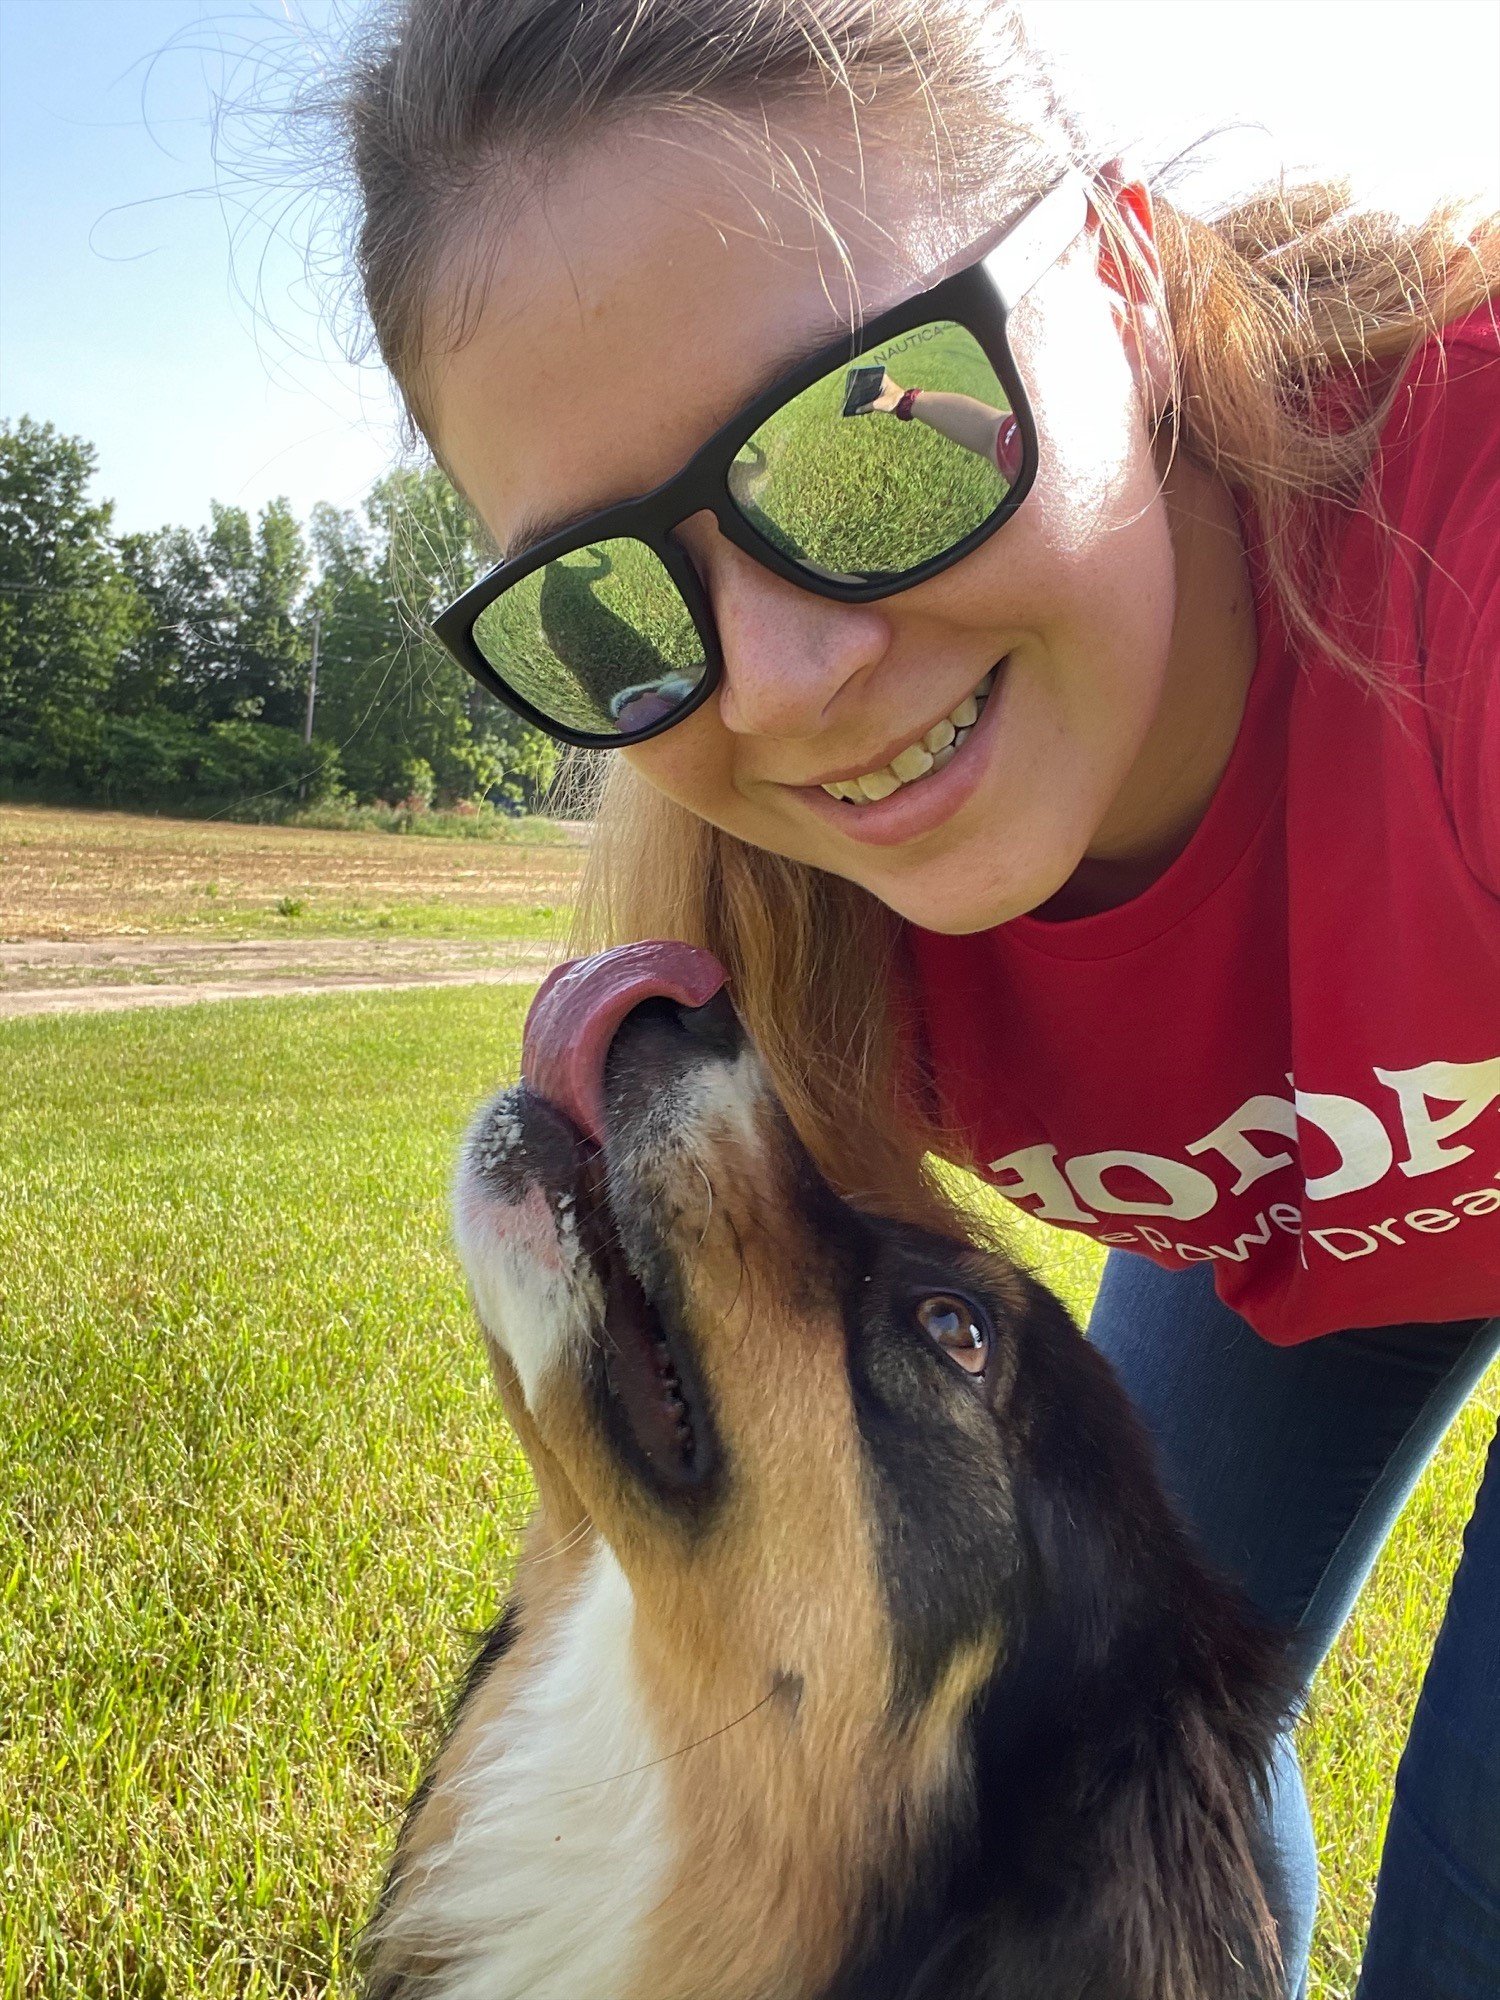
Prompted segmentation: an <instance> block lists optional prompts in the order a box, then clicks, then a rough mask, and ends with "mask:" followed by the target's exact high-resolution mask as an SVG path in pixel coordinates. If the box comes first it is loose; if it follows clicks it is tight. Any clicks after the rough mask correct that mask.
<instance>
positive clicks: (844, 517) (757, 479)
mask: <svg viewBox="0 0 1500 2000" xmlns="http://www.w3.org/2000/svg"><path fill="white" fill-rule="evenodd" d="M1023 455H1024V440H1023V437H1022V433H1021V429H1020V426H1019V424H1018V423H1017V420H1016V418H1015V415H1014V414H1013V412H1012V410H1011V404H1010V397H1009V396H1008V394H1007V393H1006V390H1005V387H1004V385H1003V383H1002V382H1001V380H1000V377H999V375H998V374H997V373H996V372H995V367H994V364H993V363H992V362H991V360H990V359H989V357H988V355H987V354H986V353H985V352H984V349H983V348H982V347H981V346H980V345H979V342H978V341H977V340H976V339H975V338H974V336H973V334H972V333H970V332H969V331H968V330H967V328H965V327H961V326H956V325H954V324H953V323H952V322H951V321H934V322H933V323H931V324H930V325H926V326H917V327H912V328H910V329H908V331H907V332H905V333H901V334H897V335H895V336H894V337H893V338H892V339H890V340H888V341H883V342H882V343H881V344H880V346H879V347H875V348H870V349H868V350H867V351H866V352H865V353H863V354H860V355H858V356H856V358H855V360H854V361H853V363H852V364H851V365H849V366H847V367H842V368H838V369H835V370H833V371H832V372H831V373H829V374H827V375H824V376H822V377H820V378H819V380H818V381H816V382H814V383H813V384H812V385H811V386H810V387H809V388H806V389H804V390H803V391H802V392H801V394H800V395H797V396H794V397H793V398H792V399H791V400H790V401H789V402H787V403H783V404H782V406H781V408H780V409H778V410H776V411H775V412H774V413H773V414H772V415H771V416H770V417H768V418H767V419H766V421H765V422H764V423H763V424H762V425H761V426H760V428H759V429H758V430H757V431H756V432H755V433H754V435H753V436H752V437H750V438H749V439H748V440H747V441H746V443H745V444H744V445H743V446H742V447H741V448H740V451H739V452H738V454H737V455H736V458H735V462H734V464H733V466H732V467H731V468H730V473H729V489H730V493H731V494H732V496H733V498H734V501H735V504H736V506H737V507H738V508H739V510H740V512H741V514H743V516H744V517H745V519H746V520H747V521H748V522H749V523H750V524H751V526H752V527H754V528H756V529H757V530H758V531H759V532H760V533H761V534H762V535H763V536H764V537H765V539H766V540H767V541H768V542H769V543H770V544H771V545H772V547H773V548H775V549H778V550H779V551H780V552H781V553H782V554H783V555H784V556H787V557H788V558H790V560H791V561H793V562H796V563H800V564H802V565H803V566H804V567H806V568H807V569H809V570H812V571H813V572H815V573H816V574H818V575H822V576H836V577H840V578H843V579H845V580H848V581H856V580H858V581H867V580H870V579H873V578H878V577H882V576H899V575H900V574H901V573H902V572H903V571H906V570H912V569H916V568H918V567H919V566H920V565H921V564H923V563H926V562H931V561H932V560H934V558H936V557H938V556H942V555H945V554H946V553H947V552H948V550H950V549H951V548H953V547H955V546H956V545H957V544H958V543H959V542H961V541H963V540H964V539H965V537H967V536H969V535H971V534H973V533H974V532H975V530H976V529H979V528H982V527H983V526H984V524H985V522H986V521H988V520H989V518H990V516H991V515H992V514H994V513H995V512H996V510H997V509H998V508H999V507H1000V505H1001V504H1002V502H1003V501H1004V500H1005V497H1006V495H1007V494H1008V493H1009V491H1010V489H1011V487H1012V485H1013V484H1014V482H1015V480H1016V479H1017V477H1018V476H1019V474H1020V471H1021V464H1022V458H1023Z"/></svg>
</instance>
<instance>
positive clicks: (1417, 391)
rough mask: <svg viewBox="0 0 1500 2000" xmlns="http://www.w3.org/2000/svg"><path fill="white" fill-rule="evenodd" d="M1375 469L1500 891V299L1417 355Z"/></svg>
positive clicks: (1464, 836)
mask: <svg viewBox="0 0 1500 2000" xmlns="http://www.w3.org/2000/svg"><path fill="white" fill-rule="evenodd" d="M1373 470H1374V474H1375V482H1376V486H1377V490H1378V495H1379V503H1380V505H1379V513H1380V516H1381V517H1382V520H1383V525H1384V528H1385V529H1386V530H1387V531H1388V534H1389V540H1388V542H1387V548H1386V555H1387V559H1388V560H1389V562H1390V563H1391V565H1392V567H1393V569H1394V571H1395V572H1396V573H1397V583H1396V588H1395V590H1394V592H1393V597H1394V599H1395V601H1396V603H1398V604H1402V605H1405V606H1406V607H1407V616H1406V618H1404V619H1402V620H1401V623H1402V624H1403V625H1405V624H1406V623H1408V622H1409V624H1410V628H1411V629H1410V634H1409V636H1410V640H1411V659H1412V663H1413V666H1414V669H1415V672H1416V678H1417V682H1418V685H1419V688H1420V692H1421V695H1422V699H1423V706H1424V709H1425V711H1426V716H1427V725H1428V732H1429V736H1430V739H1431V743H1432V750H1433V758H1434V762H1435V765H1436V768H1437V772H1438V777H1439V781H1440V784H1441V787H1442V791H1443V795H1444V798H1445V801H1446V803H1447V806H1448V810H1449V814H1450V816H1451V818H1452V822H1453V825H1454V829H1455V831H1456V833H1457V834H1458V838H1459V842H1460V845H1461V846H1462V848H1463V850H1464V853H1465V856H1466V858H1467V860H1468V862H1469V865H1470V867H1471V868H1472V869H1473V871H1474V873H1475V874H1476V875H1477V876H1478V877H1479V879H1480V880H1481V881H1483V882H1484V883H1485V885H1486V886H1487V887H1488V888H1490V889H1493V890H1495V891H1496V892H1497V893H1500V302H1492V303H1491V304H1490V305H1488V306H1485V307H1482V308H1481V309H1479V310H1478V311H1476V312H1473V313H1470V314H1468V315H1466V316H1465V317H1464V318H1463V319H1460V320H1457V321H1454V322H1453V323H1452V324H1450V325H1448V326H1445V327H1443V328H1442V329H1441V331H1440V332H1438V333H1437V334H1435V335H1434V336H1433V337H1432V338H1431V339H1430V340H1428V341H1426V342H1425V343H1424V344H1423V346H1422V347H1421V348H1420V349H1419V350H1418V351H1417V353H1416V354H1414V355H1413V356H1412V357H1411V359H1410V361H1409V362H1408V364H1407V366H1406V368H1405V369H1404V371H1403V373H1402V375H1401V379H1400V381H1399V383H1398V386H1397V390H1396V394H1395V396H1394V399H1393V401H1392V403H1391V407H1390V413H1389V416H1388V417H1387V420H1386V423H1385V427H1384V429H1383V431H1382V434H1381V440H1380V447H1379V452H1378V455H1377V462H1376V466H1375V467H1374V469H1373ZM1387 601H1388V602H1390V601H1391V600H1389V599H1388V600H1387ZM1388 636H1391V635H1390V634H1388Z"/></svg>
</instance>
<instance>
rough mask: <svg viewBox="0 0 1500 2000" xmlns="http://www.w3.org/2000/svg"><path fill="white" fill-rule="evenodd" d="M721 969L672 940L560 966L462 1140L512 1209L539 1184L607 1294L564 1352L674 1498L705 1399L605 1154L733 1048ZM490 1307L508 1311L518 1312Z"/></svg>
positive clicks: (648, 1234) (634, 1145)
mask: <svg viewBox="0 0 1500 2000" xmlns="http://www.w3.org/2000/svg"><path fill="white" fill-rule="evenodd" d="M723 982H724V974H723V971H722V969H721V968H720V967H719V965H718V963H717V961H716V960H714V959H713V958H712V957H711V956H710V955H709V954H708V953H707V952H695V951H690V950H689V949H688V948H687V947H685V946H682V945H675V944H674V945H659V946H658V945H640V946H634V947H631V948H630V949H629V950H627V951H624V952H614V953H609V954H606V955H605V956H604V957H602V958H599V959H590V960H584V961H581V962H580V963H578V964H576V965H571V966H563V967H560V968H559V969H558V971H557V972H556V973H554V974H553V975H552V977H551V978H550V979H549V980H548V981H547V982H546V984H545V985H544V986H543V987H542V989H541V991H540V993H539V994H538V996H537V999H536V1001H535V1002H534V1003H533V1006H532V1010H531V1014H530V1016H529V1018H528V1021H527V1026H526V1037H525V1046H524V1051H523V1057H522V1076H523V1087H522V1089H521V1090H520V1091H519V1092H514V1093H509V1094H507V1096H506V1097H504V1098H502V1099H500V1100H498V1101H497V1103H496V1104H495V1105H494V1106H493V1107H492V1108H491V1110H490V1113H489V1114H488V1123H487V1126H486V1127H481V1128H480V1129H479V1130H477V1132H476V1134H475V1137H474V1139H473V1140H472V1141H471V1146H470V1154H469V1169H470V1172H471V1174H472V1173H475V1171H476V1170H477V1175H478V1179H479V1181H480V1182H481V1183H488V1186H489V1187H490V1188H491V1189H492V1190H493V1191H494V1192H495V1193H498V1194H501V1195H502V1199H503V1205H504V1207H505V1208H506V1209H507V1210H510V1211H513V1212H517V1213H519V1211H516V1210H515V1204H516V1203H517V1202H518V1201H523V1200H524V1190H525V1188H526V1187H527V1186H528V1185H530V1186H533V1187H535V1186H540V1187H541V1188H543V1189H544V1190H545V1191H546V1192H547V1194H548V1198H549V1203H550V1205H551V1206H552V1208H553V1212H554V1216H555V1219H556V1224H557V1227H558V1230H559V1234H560V1236H562V1237H563V1238H564V1239H567V1238H569V1237H571V1238H572V1239H573V1249H574V1252H575V1254H576V1255H577V1256H579V1257H582V1258H585V1259H586V1260H587V1263H588V1266H589V1268H590V1269H591V1270H592V1273H593V1276H594V1278H595V1280H596V1281H597V1288H598V1290H597V1295H598V1298H599V1300H601V1301H602V1305H603V1311H602V1321H601V1319H600V1318H598V1317H594V1315H597V1314H598V1310H599V1309H598V1306H597V1305H596V1306H595V1307H594V1309H593V1315H591V1317H593V1325H592V1326H591V1328H590V1330H589V1335H588V1339H587V1340H586V1341H585V1342H582V1344H580V1345H577V1346H574V1347H572V1349H571V1351H572V1352H573V1354H574V1356H575V1360H574V1362H573V1363H572V1366H574V1367H580V1368H581V1370H582V1375H583V1379H584V1383H585V1387H586V1389H587V1392H588V1393H589V1395H590V1397H591V1398H592V1399H593V1400H594V1402H595V1405H596V1410H597V1418H598V1421H599V1423H600V1426H601V1428H602V1429H603V1430H604V1432H605V1434H606V1436H607V1437H608V1439H609V1441H610V1443H611V1445H612V1446H613V1448H614V1451H615V1453H616V1454H617V1456H618V1457H619V1458H620V1459H621V1460H623V1461H624V1462H625V1464H626V1465H627V1466H628V1467H629V1468H630V1469H631V1470H632V1471H633V1472H634V1473H635V1474H636V1475H637V1476H638V1477H640V1478H641V1479H643V1480H644V1481H645V1482H646V1483H648V1484H649V1485H651V1486H653V1487H654V1488H656V1489H657V1490H658V1491H659V1492H663V1493H666V1494H675V1495H679V1496H682V1497H686V1496H687V1495H689V1494H691V1493H692V1492H694V1491H701V1489H703V1488H704V1487H705V1485H706V1484H707V1483H708V1482H709V1480H710V1479H711V1477H712V1474H713V1472H714V1470H715V1467H716V1465H717V1463H718V1459H719V1455H720V1454H719V1450H718V1446H717V1439H716V1431H715V1426H714V1422H713V1416H712V1411H711V1409H710V1403H709V1398H708V1395H707V1391H706V1388H705V1386H704V1379H703V1375H702V1373H701V1371H700V1369H699V1366H698V1361H697V1355H696V1351H695V1344H694V1340H693V1337H692V1334H691V1332H690V1330H689V1328H688V1325H687V1319H686V1314H685V1312H684V1309H683V1306H682V1303H681V1300H680V1298H679V1295H678V1284H677V1277H676V1270H675V1265H674V1263H673V1260H672V1258H671V1257H669V1256H667V1255H665V1254H661V1245H660V1239H659V1228H660V1223H659V1219H658V1217H657V1215H656V1213H655V1212H654V1209H653V1203H652V1201H651V1198H650V1197H649V1196H648V1195H641V1194H640V1191H639V1185H638V1180H639V1177H638V1175H637V1174H636V1173H634V1172H632V1173H631V1174H628V1175H627V1174H620V1173H614V1174H612V1173H611V1166H610V1163H611V1159H612V1158H616V1157H617V1151H616V1149H617V1148H618V1149H625V1150H629V1151H631V1152H632V1155H633V1156H638V1155H639V1152H640V1147H641V1144H642V1136H641V1135H642V1133H643V1131H644V1130H645V1129H646V1128H647V1126H648V1125H649V1123H650V1121H651V1118H652V1114H653V1110H654V1108H655V1107H656V1106H658V1105H659V1104H660V1103H661V1102H662V1100H663V1098H664V1096H665V1094H667V1093H670V1091H671V1090H672V1089H673V1087H674V1086H675V1085H676V1084H677V1083H678V1082H679V1081H680V1080H681V1079H682V1078H683V1077H684V1076H685V1075H686V1074H687V1073H688V1072H689V1071H690V1070H691V1069H692V1068H693V1067H694V1066H695V1065H696V1064H699V1063H701V1062H703V1061H704V1060H705V1058H711V1057H714V1056H722V1055H723V1054H724V1052H725V1048H726V1046H737V1044H738V1037H739V1029H738V1024H737V1023H736V1022H735V1021H734V1017H733V1012H732V1010H731V1009H730V1008H729V1005H728V1001H727V998H725V999H719V1000H717V1001H715V1000H714V996H715V995H716V994H717V993H718V990H719V988H720V987H721V986H722V985H723ZM710 1002H712V1003H713V1004H712V1005H710V1004H706V1003H710ZM632 1016H633V1017H634V1019H633V1020H632V1019H631V1017H632ZM627 1022H630V1026H629V1030H628V1033H627V1032H626V1031H625V1030H626V1024H627ZM617 1043H618V1046H617ZM606 1069H608V1072H609V1074H608V1076H606ZM481 1198H482V1192H481ZM622 1203H623V1204H624V1206H623V1207H622V1206H621V1204H622ZM509 1226H510V1225H507V1227H509ZM586 1289H587V1290H589V1291H592V1289H593V1288H592V1287H587V1288H586ZM575 1296H576V1294H575ZM496 1319H497V1321H500V1322H504V1321H507V1320H508V1323H509V1326H510V1327H511V1328H512V1329H513V1328H515V1327H516V1325H517V1324H518V1321H517V1317H516V1315H515V1314H514V1313H512V1314H510V1315H505V1314H503V1313H500V1314H497V1315H496ZM515 1337H516V1335H515V1334H514V1333H512V1335H511V1339H512V1340H513V1339H514V1338H515ZM539 1344H545V1341H543V1342H542V1343H539ZM533 1352H534V1353H537V1352H538V1350H536V1349H534V1350H533ZM538 1358H539V1359H540V1358H541V1357H540V1355H539V1354H538ZM538 1379H539V1377H538Z"/></svg>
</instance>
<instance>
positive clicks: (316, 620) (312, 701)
mask: <svg viewBox="0 0 1500 2000" xmlns="http://www.w3.org/2000/svg"><path fill="white" fill-rule="evenodd" d="M312 625H313V643H312V670H311V672H310V673H309V674H308V676H307V719H306V721H305V722H304V723H303V725H302V741H303V742H304V743H311V742H312V726H313V709H314V708H315V707H316V705H317V700H318V639H319V636H320V634H321V633H322V630H323V614H322V612H321V611H315V612H314V613H313V621H312Z"/></svg>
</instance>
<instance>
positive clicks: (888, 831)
mask: <svg viewBox="0 0 1500 2000" xmlns="http://www.w3.org/2000/svg"><path fill="white" fill-rule="evenodd" d="M1009 663H1010V655H1009V654H1007V655H1006V656H1005V658H1004V659H1003V660H1001V661H1000V662H999V663H998V665H997V666H996V668H995V678H994V681H993V683H992V684H991V687H990V691H989V695H988V697H987V698H986V700H985V704H984V708H983V710H982V712H981V714H980V717H979V720H978V721H977V722H976V723H975V724H974V727H973V729H972V730H971V731H970V732H969V735H968V737H967V738H966V739H965V742H964V746H963V748H962V749H961V750H960V751H959V753H958V755H957V756H956V757H954V758H953V759H952V760H951V761H950V762H949V763H947V764H945V765H944V766H943V768H942V770H941V771H929V772H928V774H927V776H926V777H925V778H918V780H917V781H916V783H915V784H912V785H903V786H902V787H901V789H900V791H897V792H892V793H891V795H890V797H889V798H887V799H867V800H866V802H865V803H864V804H863V805H862V806H856V805H851V804H850V803H849V801H848V800H847V799H834V798H830V797H829V796H828V794H827V792H825V791H824V790H823V787H822V786H821V785H798V786H796V787H794V789H795V791H796V792H797V795H798V797H799V798H802V799H805V800H806V802H807V805H808V808H809V810H810V811H812V812H813V813H815V814H816V815H817V816H818V818H819V819H821V820H823V821H824V822H825V823H826V824H827V825H829V826H830V827H833V828H834V829H835V830H836V831H837V832H839V833H842V834H844V835H845V836H846V837H847V838H848V839H850V840H858V841H862V842H863V843H864V844H865V846H867V847H899V846H900V845H901V844H902V842H903V841H908V840H920V839H921V837H922V835H923V834H924V833H931V832H932V831H933V830H934V829H935V828H936V827H940V826H942V825H943V824H944V822H945V821H947V820H950V819H951V818H952V817H953V815H954V814H955V813H956V812H958V811H959V809H960V808H961V807H963V806H965V805H967V803H968V801H969V800H970V799H971V798H972V797H973V795H974V793H975V792H976V791H977V790H978V788H979V786H980V784H981V783H982V782H983V780H984V777H985V774H986V771H987V770H988V768H989V762H990V755H991V752H992V749H993V747H994V741H995V737H996V734H997V729H998V725H997V724H996V721H995V712H996V710H997V709H998V708H999V707H1000V704H1001V699H1002V696H1001V690H1002V688H1003V687H1004V685H1005V680H1006V672H1005V670H1006V668H1007V666H1008V665H1009Z"/></svg>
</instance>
